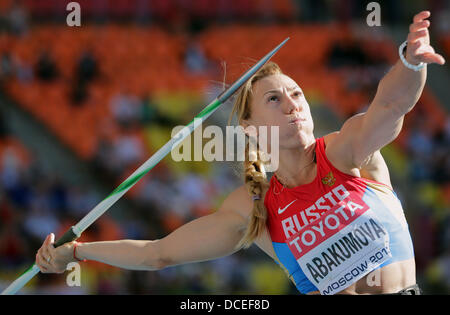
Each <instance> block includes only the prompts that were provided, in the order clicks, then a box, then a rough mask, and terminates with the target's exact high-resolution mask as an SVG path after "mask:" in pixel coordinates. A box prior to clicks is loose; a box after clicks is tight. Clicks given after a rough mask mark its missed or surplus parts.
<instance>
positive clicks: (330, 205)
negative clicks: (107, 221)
mask: <svg viewBox="0 0 450 315" xmlns="http://www.w3.org/2000/svg"><path fill="white" fill-rule="evenodd" d="M429 16H430V12H428V11H423V12H421V13H419V14H417V15H416V16H415V17H414V20H413V23H412V24H411V25H410V33H409V35H408V39H407V49H406V55H405V57H406V62H403V61H401V60H399V61H398V62H397V63H396V64H395V66H394V67H392V69H391V70H390V71H389V72H388V73H387V74H386V75H385V76H384V78H383V79H382V80H381V81H380V83H379V85H378V90H377V93H376V95H375V97H374V99H373V101H372V103H371V104H370V106H369V108H368V110H367V111H366V112H365V113H360V114H356V115H354V116H352V117H351V118H349V119H348V120H347V121H346V122H345V123H344V124H343V126H342V128H341V129H340V130H339V131H336V132H333V133H330V134H328V135H326V136H324V137H321V138H315V137H314V133H313V127H314V124H313V120H312V117H311V113H310V108H309V105H308V103H307V101H306V100H305V97H304V95H303V92H302V89H301V88H300V86H299V85H298V84H297V83H296V82H295V81H294V80H292V79H291V78H290V77H288V76H287V75H285V74H283V73H282V71H281V70H280V68H279V67H278V66H277V65H276V64H275V63H273V62H269V63H267V64H266V65H265V66H264V67H263V68H261V69H260V71H259V72H258V73H256V74H255V75H254V76H253V77H252V78H251V79H250V80H249V81H248V82H247V83H246V84H245V85H244V86H243V87H242V88H241V90H240V91H239V94H238V96H237V99H236V102H235V105H234V108H233V111H232V114H234V113H236V114H237V116H238V121H239V124H240V125H241V126H243V127H244V128H245V127H248V126H255V127H257V128H258V127H259V126H278V127H279V168H278V169H277V170H276V171H275V172H274V174H273V176H272V177H271V179H270V181H268V179H267V177H266V174H265V171H264V164H263V163H262V162H261V159H260V155H261V154H262V152H260V151H259V149H256V150H255V151H254V152H248V151H249V147H250V146H249V145H247V154H246V161H245V162H244V167H245V184H244V185H242V186H241V187H239V188H237V189H236V190H234V191H233V192H232V193H231V194H230V195H229V196H228V197H227V198H226V199H225V200H224V202H223V204H222V205H221V207H220V208H219V209H218V210H217V211H216V212H214V213H212V214H209V215H206V216H203V217H200V218H198V219H196V220H193V221H191V222H189V223H187V224H185V225H183V226H181V227H180V228H178V229H176V230H175V231H173V232H172V233H170V234H169V235H167V236H166V237H164V238H162V239H158V240H153V241H146V240H145V241H144V240H119V241H103V242H91V243H77V242H70V243H66V244H64V245H63V246H60V247H58V248H54V247H53V245H52V244H53V242H54V234H53V233H52V234H50V235H48V236H47V238H46V239H45V241H44V243H43V245H42V247H41V248H40V249H39V251H38V252H37V254H36V264H37V265H38V266H39V268H40V270H41V271H42V272H43V273H62V272H64V271H65V269H66V266H67V264H68V263H69V262H72V261H76V260H77V259H78V260H83V259H87V260H95V261H99V262H103V263H105V264H109V265H113V266H117V267H121V268H126V269H132V270H159V269H162V268H165V267H168V266H175V265H180V264H185V263H192V262H198V261H206V260H211V259H216V258H219V257H223V256H226V255H230V254H233V253H235V252H236V251H238V250H240V249H241V248H246V247H248V246H250V245H251V244H252V243H255V244H256V245H257V246H258V247H259V248H261V249H262V250H263V251H264V252H265V253H266V254H267V255H269V256H270V257H272V258H273V259H274V260H275V261H276V263H278V264H279V265H280V267H282V268H283V269H284V270H285V271H286V273H287V275H288V277H289V278H290V279H291V280H292V281H293V282H294V284H295V285H296V287H297V288H298V290H299V291H300V292H301V293H303V294H386V293H388V294H392V293H394V294H419V293H420V289H419V288H418V286H417V285H416V277H415V262H414V252H413V247H412V241H411V237H410V234H409V230H408V225H407V223H406V220H405V216H404V213H403V209H402V206H401V203H400V201H399V199H398V198H397V195H396V194H395V192H394V190H393V188H392V185H391V182H390V178H389V172H388V168H387V166H386V163H385V161H384V160H383V157H382V155H381V154H380V149H381V148H383V147H384V146H385V145H387V144H389V143H390V142H392V141H393V140H394V139H395V138H396V137H397V135H398V134H399V133H400V131H401V128H402V124H403V119H404V116H405V115H406V114H407V113H408V112H409V111H411V110H412V109H413V107H414V106H415V104H416V102H417V101H418V99H419V97H420V95H421V93H422V90H423V87H424V85H425V81H426V75H427V68H426V66H425V67H423V68H421V69H418V68H415V70H413V69H410V68H408V67H407V66H406V65H409V66H413V67H414V66H417V65H418V64H420V63H421V62H423V63H425V64H427V63H437V64H440V65H442V64H444V63H445V60H444V58H443V57H442V56H440V55H438V54H436V53H435V52H434V49H433V48H432V47H431V46H430V41H429V34H428V27H429V26H430V22H429V21H428V20H426V19H427V18H428V17H429ZM402 53H403V52H402ZM269 138H270V137H269ZM269 149H270V146H269Z"/></svg>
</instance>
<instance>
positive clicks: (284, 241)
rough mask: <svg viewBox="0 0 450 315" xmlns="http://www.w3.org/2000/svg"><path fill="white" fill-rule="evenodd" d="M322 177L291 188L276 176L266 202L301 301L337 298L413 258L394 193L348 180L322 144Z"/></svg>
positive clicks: (319, 154)
mask: <svg viewBox="0 0 450 315" xmlns="http://www.w3.org/2000/svg"><path fill="white" fill-rule="evenodd" d="M315 157H316V162H317V176H316V178H315V179H314V180H313V181H312V182H311V183H309V184H305V185H300V186H297V187H295V188H285V187H283V185H282V184H281V183H280V182H279V181H278V180H277V178H276V176H272V178H271V180H270V188H269V190H268V191H267V193H266V195H265V199H264V204H265V206H266V208H267V211H268V219H267V227H268V231H269V234H270V237H271V239H272V244H273V247H274V250H275V253H276V255H277V258H278V260H279V262H280V263H281V264H282V266H281V267H283V269H285V271H286V272H287V273H288V274H289V278H290V279H291V280H292V281H293V282H294V283H295V285H296V287H297V289H298V290H299V291H300V292H301V293H305V294H306V293H308V292H311V291H320V293H321V294H334V293H337V292H339V291H341V290H343V289H345V288H347V287H348V286H350V285H351V284H352V283H354V282H356V281H357V280H359V279H361V278H362V277H364V276H365V275H367V274H368V273H369V272H371V271H372V270H375V269H376V268H380V267H383V266H386V265H388V264H391V263H393V262H396V261H401V260H407V259H410V258H413V257H414V251H413V246H412V241H411V237H410V234H409V229H408V224H407V222H406V219H405V216H404V212H403V208H402V205H401V202H400V200H399V199H398V198H397V195H396V194H395V192H394V191H393V190H392V189H391V188H390V187H389V186H387V185H385V184H382V183H379V182H377V181H374V180H370V179H365V178H361V177H356V176H352V175H349V174H345V173H343V172H341V171H339V170H338V169H336V168H335V167H334V166H333V165H332V164H331V163H330V161H329V160H328V159H327V157H326V155H325V143H324V139H323V138H318V139H316V147H315Z"/></svg>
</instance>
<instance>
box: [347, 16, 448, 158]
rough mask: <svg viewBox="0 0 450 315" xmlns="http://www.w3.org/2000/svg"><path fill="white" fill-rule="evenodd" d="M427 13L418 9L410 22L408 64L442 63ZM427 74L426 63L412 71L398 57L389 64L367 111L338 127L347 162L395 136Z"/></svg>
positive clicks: (367, 152) (419, 93)
mask: <svg viewBox="0 0 450 315" xmlns="http://www.w3.org/2000/svg"><path fill="white" fill-rule="evenodd" d="M428 17H430V12H428V11H423V12H420V13H419V14H417V15H416V16H414V20H413V23H412V24H411V25H410V28H409V31H410V32H409V34H408V38H407V42H408V44H407V49H406V60H407V61H408V62H409V63H410V64H413V65H418V64H419V63H420V62H424V63H436V64H440V65H442V64H444V63H445V60H444V58H443V57H442V56H441V55H439V54H437V53H435V51H434V49H433V47H431V45H430V37H429V33H428V27H429V26H430V22H429V21H428V20H426V19H427V18H428ZM426 77H427V68H426V67H424V68H422V69H421V70H420V71H413V70H411V69H408V68H407V67H405V65H404V64H403V63H402V61H400V60H399V61H398V62H397V63H396V64H395V65H394V67H392V68H391V70H390V71H389V72H388V73H387V74H386V75H385V76H384V78H383V79H382V80H381V81H380V83H379V85H378V90H377V93H376V95H375V98H374V99H373V101H372V103H371V105H370V106H369V108H368V110H367V112H366V113H362V114H357V115H355V116H353V117H351V118H350V119H348V120H347V121H346V123H345V124H344V125H343V127H342V129H341V131H340V134H339V142H340V143H341V144H342V145H341V147H342V152H343V155H344V156H346V160H347V161H349V164H351V165H352V166H355V167H361V166H362V165H363V164H364V163H365V161H367V160H368V159H369V158H370V157H371V155H372V154H373V153H374V152H376V151H378V150H380V149H381V148H382V147H384V146H385V145H387V144H389V143H390V142H392V141H393V140H394V139H395V138H396V137H397V136H398V134H399V133H400V131H401V128H402V126H403V118H404V116H405V115H406V114H407V113H408V112H409V111H411V110H412V109H413V108H414V106H415V105H416V103H417V101H418V100H419V98H420V96H421V94H422V91H423V88H424V86H425V81H426Z"/></svg>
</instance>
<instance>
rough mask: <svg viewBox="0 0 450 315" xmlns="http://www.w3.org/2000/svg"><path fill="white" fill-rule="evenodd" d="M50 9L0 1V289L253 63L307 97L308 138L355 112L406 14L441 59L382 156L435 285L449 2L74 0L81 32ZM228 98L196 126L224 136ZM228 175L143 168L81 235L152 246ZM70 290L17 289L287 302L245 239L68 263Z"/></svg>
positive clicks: (444, 220) (58, 284) (218, 194)
mask: <svg viewBox="0 0 450 315" xmlns="http://www.w3.org/2000/svg"><path fill="white" fill-rule="evenodd" d="M68 2H70V1H61V0H39V1H34V0H23V1H15V0H0V109H1V110H0V290H1V289H3V288H4V287H6V286H7V285H8V284H9V283H10V282H11V281H13V280H14V279H15V278H16V277H17V276H18V275H20V274H21V273H22V272H23V271H24V270H25V269H26V268H28V267H29V266H30V265H31V264H32V263H33V261H34V256H35V252H36V250H37V249H38V248H39V247H40V244H41V243H42V241H43V239H44V237H45V235H47V234H48V233H50V232H55V234H56V235H57V236H59V235H61V234H62V232H63V231H65V230H66V229H67V228H68V227H70V226H71V225H73V224H74V223H76V222H77V221H78V220H80V219H81V218H82V217H83V216H84V215H85V214H86V213H87V212H88V211H90V210H91V209H92V208H93V207H94V206H95V205H96V204H98V203H99V202H100V201H101V200H102V199H103V198H105V197H106V196H107V195H108V194H109V193H110V192H111V191H112V190H113V189H114V188H115V187H117V185H118V184H119V183H121V182H122V181H123V180H124V179H125V178H126V177H127V176H128V175H129V174H131V172H132V171H134V170H135V169H136V168H137V167H138V166H139V165H140V164H142V163H143V162H144V161H145V160H147V159H148V158H149V157H150V155H151V154H152V153H153V152H154V151H156V150H157V149H158V148H159V147H160V146H161V145H163V144H164V143H165V142H166V141H168V139H169V138H170V134H171V130H172V128H173V127H174V126H176V125H180V124H185V123H187V122H189V121H190V120H191V119H192V118H193V116H194V115H195V114H197V113H198V112H199V111H200V110H201V109H202V108H203V107H204V106H205V105H206V104H208V102H209V101H210V100H211V99H212V98H213V97H215V96H217V94H218V93H219V92H220V91H221V89H222V88H223V87H222V82H223V81H224V78H225V81H226V83H231V82H232V81H233V80H234V79H236V78H237V77H238V76H239V75H240V74H242V73H243V72H244V71H245V70H246V69H247V68H248V67H249V66H250V65H252V64H253V63H254V61H256V60H258V59H259V58H260V57H262V56H263V55H264V54H265V53H267V52H268V51H269V50H271V49H272V48H273V47H275V46H276V45H277V44H278V43H280V42H281V41H282V40H283V39H284V38H286V37H288V36H289V37H291V40H290V41H289V42H288V43H287V45H286V46H285V47H284V48H283V49H282V50H281V51H280V52H279V53H278V54H277V55H276V56H275V57H274V58H273V60H274V61H275V62H277V63H278V64H279V65H280V66H281V68H282V69H283V71H284V72H285V73H287V74H288V75H290V76H291V77H292V78H293V79H294V80H296V81H297V82H298V83H299V84H300V86H301V87H302V88H303V90H304V91H305V94H306V97H307V100H308V102H309V103H310V105H311V110H312V113H313V117H314V120H315V126H316V127H315V135H316V137H320V136H322V135H324V134H326V133H328V132H331V131H334V130H337V129H338V128H340V126H341V125H342V123H343V121H344V120H345V119H346V118H348V117H349V116H351V115H353V114H355V113H357V112H361V111H365V110H366V108H367V106H368V104H369V102H370V100H371V98H372V97H373V96H374V94H375V91H376V87H377V84H378V82H379V80H380V79H381V77H382V76H383V74H384V73H386V71H387V70H388V69H389V67H390V66H392V65H393V64H394V63H395V62H396V60H397V59H398V56H397V48H398V45H399V44H400V43H401V42H402V41H403V40H404V39H405V38H406V35H407V33H408V26H409V24H410V23H411V21H412V17H413V15H414V14H415V13H418V12H419V11H420V10H422V9H427V10H430V11H431V12H432V16H431V23H432V24H431V40H432V44H433V46H434V47H435V48H436V50H437V51H438V52H440V53H441V54H443V55H444V56H446V59H447V64H446V65H445V66H444V67H438V66H436V65H432V66H430V67H428V71H429V77H428V82H427V86H426V88H425V91H424V93H423V95H422V97H421V99H420V101H419V103H418V104H417V105H416V107H415V109H414V110H413V111H412V112H410V113H409V114H408V115H407V116H406V119H405V123H404V128H403V131H402V133H401V134H400V136H399V137H398V139H397V140H396V141H395V142H394V143H392V144H390V145H389V146H387V147H386V148H384V149H383V150H382V153H383V156H384V157H385V159H386V162H387V164H388V166H389V168H390V172H391V180H392V183H393V185H394V189H395V190H396V192H397V194H398V195H399V197H400V199H401V200H402V203H403V206H404V208H405V211H406V217H407V220H408V222H409V225H410V230H411V233H412V238H413V241H414V245H415V253H416V261H417V276H418V283H419V284H420V285H421V286H422V288H423V289H424V290H425V291H426V293H429V294H439V293H440V294H448V293H449V292H450V246H449V245H450V211H449V209H450V207H449V205H450V183H449V175H450V154H449V153H450V152H449V151H450V145H449V144H450V119H449V115H448V112H449V107H450V102H449V99H450V90H449V89H448V87H449V86H450V76H449V67H448V61H450V2H449V1H447V0H435V1H433V0H428V1H425V0H414V1H411V0H408V1H406V0H403V1H399V0H393V1H378V3H379V4H380V5H381V10H382V12H381V23H382V26H380V27H369V26H368V25H367V24H366V17H367V15H368V13H369V12H368V11H366V6H367V4H368V3H369V2H370V1H357V0H336V1H327V0H276V1H275V0H217V1H216V0H195V1H190V0H79V1H77V2H78V3H79V4H80V6H81V27H69V26H67V24H66V16H67V14H68V13H69V12H67V11H66V5H67V3H68ZM230 106H231V105H230V104H228V105H227V106H223V108H221V109H220V110H219V111H217V112H216V113H215V114H214V115H213V116H211V118H210V119H208V121H207V122H206V124H204V126H205V125H209V124H214V125H219V126H225V125H226V122H227V118H228V114H229V112H230V109H231V107H230ZM241 183H242V179H241V178H240V177H239V172H238V171H237V170H236V165H234V164H232V163H225V162H211V163H208V162H204V161H203V162H183V163H181V162H180V163H175V162H174V161H173V160H172V159H171V158H170V156H168V157H167V158H166V159H164V160H163V161H162V162H161V163H160V164H159V165H158V166H157V167H156V168H155V169H153V170H152V171H151V172H150V173H149V174H147V175H146V176H145V177H144V178H143V179H142V180H141V181H140V182H139V183H138V184H137V185H136V186H135V187H134V188H133V189H132V190H130V191H129V192H128V193H127V194H126V195H125V196H124V197H123V198H122V199H121V200H120V201H119V202H118V203H117V204H116V205H114V206H113V207H112V208H111V210H110V211H109V212H108V213H107V214H105V215H104V216H103V217H101V219H99V220H98V221H97V222H96V223H95V224H94V225H93V226H91V227H90V228H89V229H88V230H87V231H86V232H85V234H84V235H83V237H82V239H81V240H84V241H95V240H113V239H123V238H130V239H157V238H161V237H163V236H165V235H167V234H168V233H170V232H171V231H173V230H174V229H175V228H177V227H178V226H180V225H181V224H183V223H185V222H187V221H189V220H192V219H193V218H196V217H198V216H201V215H205V214H207V213H209V212H211V211H214V210H215V209H217V207H218V206H219V205H220V203H221V201H222V200H223V198H224V197H225V196H226V195H227V194H228V193H229V192H230V191H231V190H233V189H234V188H236V187H237V186H238V185H241ZM81 271H82V276H81V287H68V286H67V285H66V277H65V275H42V274H40V275H38V276H36V277H35V278H34V279H33V280H32V281H31V282H30V283H29V284H28V285H27V287H26V288H25V289H23V290H22V291H21V293H22V294H27V293H28V294H30V293H31V294H51V293H53V294H241V293H247V294H297V291H296V289H295V288H294V286H293V285H292V284H291V283H290V282H289V280H288V279H287V277H286V276H285V275H284V273H283V271H282V270H281V269H280V268H279V267H278V266H277V265H276V264H275V263H274V262H273V261H272V260H271V259H270V258H268V257H265V256H264V254H263V253H262V252H260V251H259V250H258V249H256V248H255V247H254V246H253V247H251V248H250V249H248V250H246V251H241V252H239V253H237V254H235V255H232V256H230V257H226V258H223V259H218V260H215V261H211V262H203V263H197V264H191V265H184V266H178V267H173V268H167V269H165V270H161V271H155V272H133V271H126V270H120V269H118V268H113V267H109V266H106V265H103V264H99V263H93V262H87V263H83V264H82V269H81Z"/></svg>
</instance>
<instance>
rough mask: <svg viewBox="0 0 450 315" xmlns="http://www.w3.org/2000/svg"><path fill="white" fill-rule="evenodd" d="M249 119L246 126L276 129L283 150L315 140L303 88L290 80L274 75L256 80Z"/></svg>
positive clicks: (282, 75) (286, 77)
mask: <svg viewBox="0 0 450 315" xmlns="http://www.w3.org/2000/svg"><path fill="white" fill-rule="evenodd" d="M250 106H251V111H250V112H251V115H250V119H248V120H246V121H245V122H246V124H248V125H253V126H255V127H256V128H258V127H260V126H268V127H269V128H268V135H269V136H268V138H269V140H270V138H271V137H270V126H278V127H279V137H280V138H279V143H280V149H282V148H286V149H288V148H295V147H298V146H299V145H302V144H303V145H307V144H309V143H310V140H311V139H314V136H313V129H314V124H313V120H312V117H311V112H310V108H309V105H308V102H307V101H306V99H305V96H304V94H303V91H302V89H300V87H299V86H298V84H297V83H296V82H295V81H294V80H292V79H291V78H290V77H288V76H286V75H284V74H276V75H270V76H268V77H265V78H263V79H261V80H259V81H257V82H256V83H255V84H254V86H253V98H252V102H251V104H250Z"/></svg>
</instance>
